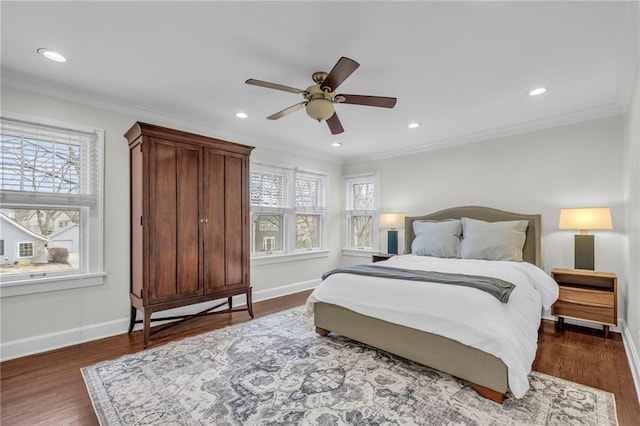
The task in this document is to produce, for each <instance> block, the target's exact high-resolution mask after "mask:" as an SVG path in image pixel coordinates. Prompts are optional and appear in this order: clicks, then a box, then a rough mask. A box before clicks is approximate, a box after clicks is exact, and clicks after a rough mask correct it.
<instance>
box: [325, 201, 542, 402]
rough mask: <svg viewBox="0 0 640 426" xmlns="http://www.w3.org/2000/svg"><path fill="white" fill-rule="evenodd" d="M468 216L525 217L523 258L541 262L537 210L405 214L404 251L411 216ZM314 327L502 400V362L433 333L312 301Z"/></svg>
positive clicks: (409, 236) (477, 209) (483, 209)
mask: <svg viewBox="0 0 640 426" xmlns="http://www.w3.org/2000/svg"><path fill="white" fill-rule="evenodd" d="M461 217H469V218H472V219H479V220H484V221H487V222H500V221H505V220H523V219H524V220H528V221H529V226H528V227H527V232H526V241H525V244H524V248H523V259H524V261H525V262H529V263H533V264H534V265H537V266H539V267H542V233H541V218H540V215H539V214H519V213H511V212H506V211H502V210H496V209H492V208H488V207H478V206H465V207H455V208H451V209H446V210H441V211H439V212H436V213H432V214H428V215H425V216H416V217H406V218H405V227H404V229H405V241H406V250H405V252H406V253H411V242H412V241H413V239H414V238H415V234H414V232H413V222H414V221H416V220H445V219H460V218H461ZM314 313H315V326H316V332H317V333H318V334H320V335H322V336H326V335H327V334H329V332H334V333H337V334H340V335H343V336H345V337H348V338H350V339H353V340H356V341H359V342H362V343H365V344H367V345H370V346H373V347H375V348H379V349H382V350H384V351H387V352H390V353H392V354H395V355H398V356H401V357H403V358H407V359H409V360H412V361H415V362H418V363H420V364H424V365H427V366H429V367H432V368H435V369H437V370H440V371H443V372H445V373H449V374H451V375H453V376H456V377H459V378H461V379H464V380H467V381H469V382H470V385H471V387H473V388H474V389H475V390H476V391H477V392H478V393H479V394H480V395H482V396H483V397H485V398H488V399H491V400H492V401H496V402H498V403H502V402H503V401H504V395H505V393H506V392H507V389H508V386H509V382H508V377H507V367H506V365H505V364H504V363H503V362H502V360H500V359H499V358H497V357H495V356H494V355H491V354H489V353H486V352H484V351H481V350H479V349H476V348H473V347H471V346H467V345H464V344H462V343H460V342H458V341H456V340H452V339H448V338H446V337H442V336H439V335H437V334H433V333H427V332H424V331H420V330H416V329H413V328H409V327H404V326H401V325H398V324H393V323H390V322H387V321H383V320H380V319H377V318H373V317H370V316H366V315H362V314H358V313H356V312H353V311H351V310H349V309H346V308H343V307H340V306H337V305H333V304H328V303H322V302H319V303H315V304H314Z"/></svg>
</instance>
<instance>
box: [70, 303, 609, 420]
mask: <svg viewBox="0 0 640 426" xmlns="http://www.w3.org/2000/svg"><path fill="white" fill-rule="evenodd" d="M82 375H83V377H84V380H85V383H86V385H87V389H88V390H89V394H90V396H91V400H92V402H93V406H94V409H95V412H96V415H97V417H98V420H99V421H100V424H102V425H154V424H155V425H270V424H273V425H275V424H278V425H284V424H286V425H347V424H348V425H562V426H565V425H572V424H576V425H578V424H579V425H615V424H617V420H616V411H615V401H614V397H613V395H612V394H611V393H608V392H604V391H601V390H598V389H593V388H589V387H586V386H582V385H579V384H577V383H572V382H568V381H565V380H561V379H558V378H555V377H551V376H547V375H544V374H540V373H536V372H533V373H532V374H531V376H530V378H529V380H530V383H531V389H530V390H529V392H527V394H526V395H525V397H524V398H522V399H515V398H513V396H512V395H510V394H507V398H506V400H505V402H504V404H503V405H500V404H496V403H494V402H491V401H489V400H487V399H484V398H482V397H480V396H479V395H478V394H477V393H476V392H475V391H474V390H473V389H471V388H470V387H469V386H468V384H467V383H466V382H465V381H463V380H460V379H456V378H454V377H452V376H450V375H448V374H445V373H442V372H439V371H436V370H433V369H431V368H428V367H424V366H421V365H419V364H416V363H414V362H410V361H407V360H405V359H402V358H399V357H396V356H393V355H390V354H388V353H386V352H382V351H379V350H376V349H373V348H371V347H369V346H366V345H362V344H359V343H357V342H354V341H351V340H349V339H346V338H343V337H340V336H333V335H329V336H327V337H321V336H319V335H317V334H316V333H315V332H314V327H313V324H312V318H311V315H310V314H309V313H308V312H307V310H306V308H304V307H302V308H296V309H293V310H288V311H284V312H281V313H278V314H274V315H270V316H267V317H262V318H259V319H255V320H253V321H249V322H246V323H242V324H238V325H234V326H230V327H226V328H223V329H220V330H215V331H212V332H209V333H206V334H202V335H199V336H194V337H190V338H186V339H184V340H180V341H176V342H172V343H169V344H166V345H164V346H160V347H157V348H152V349H148V350H145V351H143V352H140V353H137V354H132V355H127V356H123V357H121V358H119V359H116V360H113V361H106V362H102V363H100V364H96V365H93V366H90V367H86V368H83V369H82Z"/></svg>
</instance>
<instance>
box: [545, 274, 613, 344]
mask: <svg viewBox="0 0 640 426" xmlns="http://www.w3.org/2000/svg"><path fill="white" fill-rule="evenodd" d="M551 278H553V279H554V280H555V281H556V282H557V283H558V286H559V287H560V296H559V297H558V300H557V301H556V303H555V304H554V305H553V307H552V308H551V314H552V315H555V316H557V317H558V324H559V325H560V329H562V326H563V325H564V319H565V318H574V319H579V320H583V321H588V322H592V323H595V324H602V325H603V326H604V337H605V338H607V337H609V326H616V325H618V277H617V276H616V274H613V273H611V272H595V271H588V270H584V269H559V268H555V269H553V270H552V271H551Z"/></svg>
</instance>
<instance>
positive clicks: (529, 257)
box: [404, 206, 542, 268]
mask: <svg viewBox="0 0 640 426" xmlns="http://www.w3.org/2000/svg"><path fill="white" fill-rule="evenodd" d="M462 217H468V218H471V219H478V220H484V221H486V222H501V221H504V220H523V219H524V220H528V221H529V226H528V227H527V239H526V241H525V243H524V247H523V249H522V257H523V259H524V261H525V262H529V263H533V264H534V265H536V266H538V267H540V268H542V224H541V216H540V215H539V214H520V213H512V212H506V211H503V210H497V209H492V208H490V207H479V206H464V207H453V208H450V209H446V210H440V211H439V212H435V213H431V214H427V215H424V216H411V217H409V216H406V217H405V219H404V232H405V234H404V235H405V253H411V243H412V242H413V239H414V238H415V237H416V236H415V234H414V232H413V222H414V221H416V220H445V219H460V218H462Z"/></svg>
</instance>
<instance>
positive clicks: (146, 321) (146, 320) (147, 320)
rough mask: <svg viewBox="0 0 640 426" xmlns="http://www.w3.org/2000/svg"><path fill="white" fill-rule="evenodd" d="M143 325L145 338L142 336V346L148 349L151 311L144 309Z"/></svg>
mask: <svg viewBox="0 0 640 426" xmlns="http://www.w3.org/2000/svg"><path fill="white" fill-rule="evenodd" d="M142 326H143V338H142V348H143V349H146V348H147V344H148V343H149V334H150V329H151V311H149V310H146V309H145V311H144V323H143V324H142Z"/></svg>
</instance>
